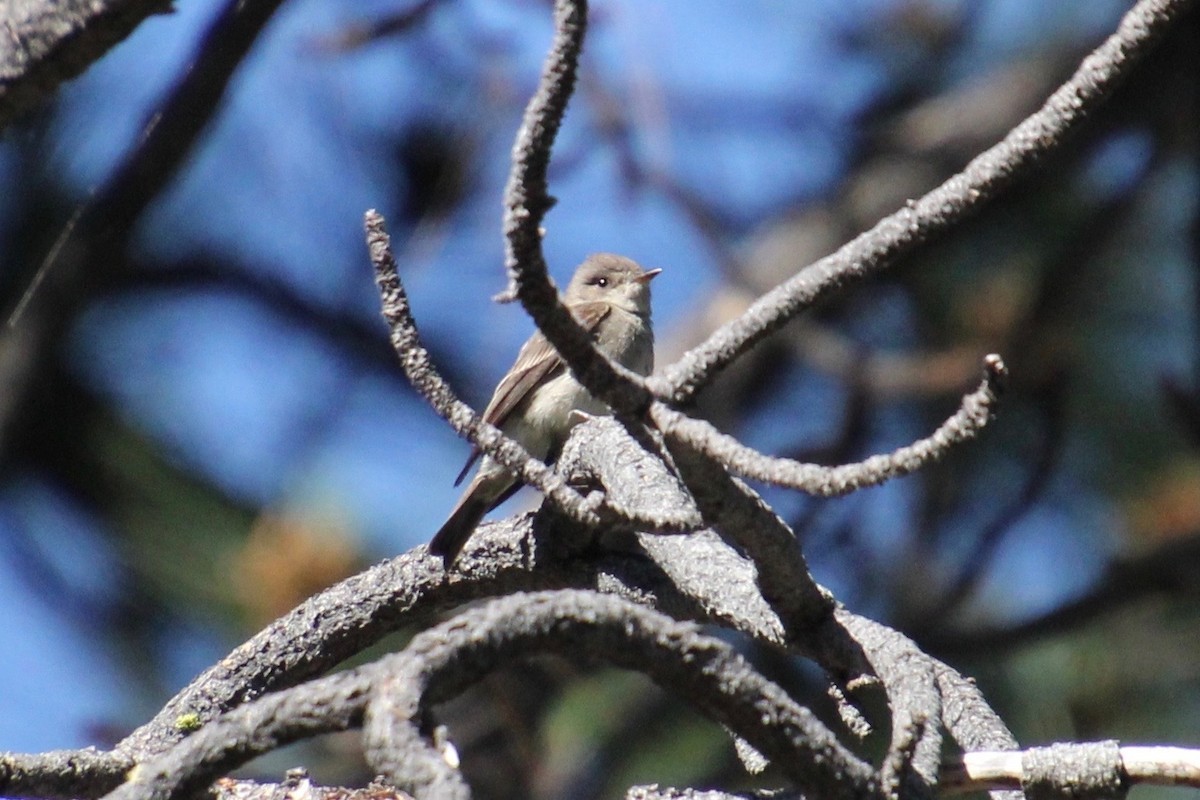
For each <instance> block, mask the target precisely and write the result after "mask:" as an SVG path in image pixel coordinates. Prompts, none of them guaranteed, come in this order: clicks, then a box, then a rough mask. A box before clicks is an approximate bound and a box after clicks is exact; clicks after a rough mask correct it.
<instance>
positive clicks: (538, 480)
mask: <svg viewBox="0 0 1200 800" xmlns="http://www.w3.org/2000/svg"><path fill="white" fill-rule="evenodd" d="M384 226H385V222H384V219H383V217H382V215H380V214H379V213H378V212H376V211H374V210H371V211H368V212H367V213H366V230H367V247H368V249H369V250H370V253H371V264H372V265H373V266H374V267H375V283H376V284H377V285H378V286H379V294H380V297H381V299H382V304H383V317H384V319H385V320H387V323H388V327H389V328H390V329H391V337H392V346H393V347H394V348H395V350H396V354H397V355H398V356H399V357H400V364H401V366H402V367H403V368H404V374H405V375H406V376H407V377H408V380H409V383H411V384H412V385H413V388H415V389H416V390H417V392H418V393H420V395H421V396H422V397H423V398H425V400H426V401H427V402H428V403H429V405H431V406H432V407H433V409H434V410H435V411H437V413H438V414H439V415H440V416H441V417H442V419H444V420H446V421H447V422H449V423H450V426H451V427H452V428H454V431H455V433H457V434H458V435H460V436H463V437H465V438H466V439H467V440H468V441H470V442H471V444H473V445H475V446H476V447H478V448H479V449H480V450H482V451H483V452H485V453H487V454H488V455H489V456H491V457H492V458H494V459H496V461H498V462H499V463H500V464H502V465H503V466H504V467H505V468H507V469H508V470H509V471H511V472H512V473H513V474H514V475H516V476H518V477H519V478H520V479H521V481H523V482H524V483H526V484H528V485H530V486H533V487H534V488H536V489H537V490H538V491H540V492H541V493H542V494H543V495H545V496H546V497H547V498H549V499H550V500H551V501H552V502H554V504H555V506H556V507H558V508H559V509H561V510H562V512H563V513H564V514H566V515H567V516H569V517H570V518H571V519H573V520H574V521H576V522H579V523H580V524H583V525H588V526H594V525H598V524H600V522H601V519H600V517H599V516H598V515H597V514H596V513H595V511H594V510H593V509H592V508H591V507H589V505H588V504H587V502H586V501H585V500H584V498H583V497H581V496H580V495H579V494H578V493H576V492H575V491H573V490H572V489H571V488H570V487H569V486H567V484H566V482H565V481H564V480H563V479H562V478H561V477H560V476H559V475H558V474H557V473H555V472H554V470H552V469H550V468H549V467H547V466H546V465H545V464H544V463H542V462H541V461H539V460H538V459H536V458H534V457H533V456H531V455H529V453H528V452H527V451H526V450H525V448H524V447H522V446H521V445H520V444H518V443H517V442H515V441H513V440H512V439H510V438H509V437H507V436H505V435H504V433H503V432H502V431H501V430H500V429H499V428H497V427H495V426H493V425H489V424H488V423H486V422H484V421H483V419H482V418H481V417H480V416H479V415H478V414H476V413H475V412H474V410H472V409H471V407H470V406H468V405H467V404H466V403H464V402H462V401H461V400H459V399H458V398H457V397H455V395H454V391H453V390H452V389H451V388H450V385H449V384H448V383H446V381H445V379H444V378H442V376H441V375H439V374H438V371H437V369H436V368H435V367H434V366H433V361H432V359H430V357H429V351H428V350H426V349H425V348H424V346H422V344H421V337H420V334H419V333H418V332H417V324H416V321H415V320H414V319H413V316H412V311H411V309H410V308H409V305H408V295H407V294H406V293H405V291H404V285H403V284H402V283H401V282H400V273H399V271H398V270H397V268H396V260H395V257H394V256H393V255H392V247H391V240H390V238H389V237H388V234H387V230H386V229H385V227H384Z"/></svg>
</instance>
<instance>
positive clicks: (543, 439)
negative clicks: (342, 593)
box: [429, 253, 662, 568]
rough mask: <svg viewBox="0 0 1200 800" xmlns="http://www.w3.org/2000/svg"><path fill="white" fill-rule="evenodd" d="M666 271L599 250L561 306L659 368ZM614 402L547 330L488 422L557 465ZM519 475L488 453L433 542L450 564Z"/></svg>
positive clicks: (609, 343) (499, 395)
mask: <svg viewBox="0 0 1200 800" xmlns="http://www.w3.org/2000/svg"><path fill="white" fill-rule="evenodd" d="M661 272H662V270H661V269H649V270H648V269H643V268H642V267H641V265H639V264H638V263H637V262H636V261H633V260H632V259H629V258H625V257H624V256H619V255H616V254H614V253H593V254H592V255H590V256H588V257H587V258H585V259H584V260H583V263H581V264H580V265H579V266H578V267H577V268H576V270H575V274H574V276H572V278H571V282H570V283H569V284H568V285H567V291H566V293H565V294H564V295H563V304H564V305H565V306H566V307H567V310H568V311H570V312H571V314H572V316H574V318H575V320H576V322H578V323H579V325H580V326H581V327H582V328H583V329H584V330H585V331H587V333H588V334H589V335H590V336H591V338H592V341H593V343H594V344H595V346H596V348H597V349H598V350H599V351H600V352H602V353H604V354H605V355H606V356H608V357H609V358H610V359H611V360H613V361H615V362H616V363H618V364H620V365H621V366H623V367H626V368H627V369H629V370H631V371H633V372H636V373H637V374H639V375H649V374H650V372H651V370H653V369H654V333H653V330H652V328H651V323H650V281H652V280H653V279H654V278H655V277H656V276H657V275H658V274H659V273H661ZM608 410H609V409H608V407H607V406H606V405H605V404H604V403H602V402H601V401H599V400H597V399H596V398H594V397H592V396H591V394H589V393H588V391H587V390H586V389H584V388H583V386H582V385H581V384H580V383H579V381H577V380H576V379H575V376H574V375H572V374H571V371H570V369H569V368H568V367H567V365H566V362H565V361H563V359H562V357H561V356H560V355H559V354H558V351H557V350H555V349H554V346H553V345H551V344H550V342H549V341H548V340H547V339H546V337H545V336H544V335H543V334H542V333H541V331H538V332H535V333H534V334H533V335H532V336H531V337H529V340H528V341H526V342H525V344H524V345H523V346H522V347H521V350H520V352H519V353H518V354H517V360H516V361H515V362H514V363H513V365H512V367H511V368H510V369H509V370H508V372H507V373H505V375H504V377H503V378H501V379H500V383H499V384H497V386H496V390H495V392H494V393H493V394H492V399H491V400H490V401H489V402H488V404H487V408H486V409H485V410H484V412H483V420H484V421H485V422H488V423H490V424H492V425H495V426H496V427H497V428H500V430H502V431H503V432H504V433H505V434H506V435H507V436H509V437H510V438H512V439H515V440H516V441H517V442H520V444H521V445H522V446H523V447H524V448H525V449H526V450H527V451H529V454H530V455H532V456H533V457H535V458H538V459H541V460H543V461H546V462H547V463H552V462H553V461H554V459H555V458H557V457H558V453H559V451H560V450H561V449H562V445H563V443H564V442H565V441H566V439H567V436H568V434H569V433H570V432H571V428H572V427H574V425H575V424H576V422H577V420H578V419H580V416H579V415H577V414H575V413H574V412H576V411H578V412H583V414H587V415H592V416H597V415H601V414H605V413H607V412H608ZM481 455H482V453H481V452H480V450H479V448H475V449H474V451H473V452H472V453H471V456H470V458H468V459H467V463H466V466H464V467H463V469H462V472H460V473H459V475H458V478H457V479H456V480H455V482H454V485H455V486H458V485H459V484H461V483H462V480H463V478H464V477H466V475H467V473H468V472H469V471H470V469H471V466H472V465H473V464H474V463H475V462H476V461H477V460H479V457H480V456H481ZM520 487H521V483H520V481H519V479H518V478H517V477H516V476H515V475H513V474H512V473H510V472H509V471H508V470H507V469H505V468H504V467H503V466H501V465H500V464H499V463H497V462H496V461H495V460H494V459H492V458H491V457H490V456H486V455H484V456H483V459H482V461H481V463H480V465H479V470H478V471H477V472H476V473H475V477H474V478H472V479H471V482H470V483H469V484H468V485H467V488H466V490H464V491H463V494H462V496H461V497H460V498H459V500H458V503H457V504H455V506H454V508H453V510H451V512H450V515H449V516H448V517H447V518H446V521H445V522H444V523H443V524H442V526H441V528H439V529H438V532H437V533H435V534H434V535H433V539H431V540H430V542H429V552H430V553H432V554H434V555H440V556H441V557H442V559H443V564H444V565H445V566H446V567H447V568H449V567H450V566H451V565H452V564H453V563H454V560H455V559H456V558H457V557H458V554H459V553H460V552H461V551H462V548H463V546H464V545H465V544H466V543H467V540H468V539H469V538H470V536H471V533H472V532H473V531H474V530H475V527H476V526H477V525H478V524H479V522H480V520H482V519H483V515H484V514H486V513H487V512H488V511H491V510H492V509H493V508H495V507H496V506H498V505H499V504H500V503H502V502H504V501H505V500H507V499H508V498H509V497H511V496H512V494H513V493H514V492H516V490H517V489H519V488H520Z"/></svg>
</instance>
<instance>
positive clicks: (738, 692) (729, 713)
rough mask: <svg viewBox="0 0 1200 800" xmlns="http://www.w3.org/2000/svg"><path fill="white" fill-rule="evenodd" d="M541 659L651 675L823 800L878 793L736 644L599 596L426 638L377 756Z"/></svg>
mask: <svg viewBox="0 0 1200 800" xmlns="http://www.w3.org/2000/svg"><path fill="white" fill-rule="evenodd" d="M531 652H554V653H558V654H560V655H563V656H566V657H569V658H579V657H581V656H582V657H585V658H588V659H602V660H604V661H607V662H609V663H612V664H614V665H616V666H621V667H625V668H628V669H634V670H637V671H639V672H644V673H645V674H647V675H649V676H650V677H651V678H652V679H653V680H654V681H655V682H656V683H658V684H659V685H660V686H662V687H663V688H665V689H667V690H669V691H671V692H674V693H675V694H677V695H678V696H680V697H681V698H682V699H684V700H685V701H687V702H688V703H689V704H691V705H693V706H695V707H696V708H698V709H699V710H701V711H703V712H704V713H705V714H707V715H709V716H710V717H712V718H714V719H716V720H718V721H719V722H721V723H722V724H724V725H725V726H727V727H728V728H730V729H731V730H733V731H734V732H735V733H737V734H738V735H739V736H742V737H743V738H745V739H746V740H747V741H749V742H750V743H751V744H753V745H754V747H756V748H757V749H759V750H760V751H761V752H763V753H764V754H766V755H767V756H768V757H770V758H772V759H775V760H776V761H777V763H779V765H780V767H781V768H782V770H783V771H784V773H785V774H786V775H787V776H788V777H789V778H790V779H791V780H793V781H795V782H796V784H797V785H798V786H799V787H801V788H802V789H804V790H805V791H809V792H812V793H813V796H821V797H847V798H866V797H876V796H878V786H877V785H876V783H875V779H874V774H873V771H872V770H871V769H870V768H869V767H868V766H867V765H866V764H864V763H863V762H861V761H859V760H858V759H857V758H856V757H855V756H854V755H852V754H851V753H850V752H849V751H847V750H845V749H844V748H843V747H842V746H841V744H839V743H838V742H837V740H836V738H835V737H834V736H833V735H832V734H831V733H830V732H829V731H828V730H827V729H826V728H825V727H824V726H823V725H822V724H821V723H820V722H819V721H818V720H817V719H816V717H815V716H813V715H812V713H811V712H809V711H808V710H807V709H805V708H803V707H802V706H799V705H797V704H796V703H795V702H794V701H793V700H792V699H791V698H790V697H788V696H787V694H786V693H784V692H783V690H781V689H780V688H779V687H778V686H776V685H775V684H773V683H771V682H770V681H768V680H766V679H765V678H763V677H762V676H761V675H759V674H758V673H757V672H756V671H755V670H754V669H753V668H752V667H751V666H750V665H749V664H748V663H746V662H745V661H744V660H743V659H742V658H741V656H739V655H738V654H737V653H735V652H734V650H733V649H732V648H731V647H730V646H729V645H727V644H725V643H724V642H720V641H719V640H717V639H714V638H711V637H708V636H704V635H702V634H701V633H700V632H699V631H698V630H697V628H696V627H695V626H694V625H692V624H690V623H681V622H678V621H676V620H673V619H671V618H669V617H666V616H664V615H662V614H659V613H657V612H654V611H651V610H648V609H646V608H643V607H641V606H638V605H634V604H631V603H629V602H627V601H624V600H620V599H617V598H613V597H610V596H607V595H601V594H596V593H594V592H578V591H562V592H546V593H541V594H536V595H528V596H520V595H518V596H514V597H507V598H502V599H500V600H496V601H493V602H491V603H489V604H488V605H486V606H484V607H482V608H478V609H472V610H471V611H468V612H464V613H463V614H462V615H460V617H459V618H458V619H455V620H451V621H450V622H448V623H445V624H443V625H442V626H439V627H438V628H435V629H431V630H429V631H426V632H424V633H421V634H418V636H417V637H416V638H414V640H413V642H412V644H411V645H410V646H409V648H408V650H407V651H406V653H405V655H407V656H409V657H410V658H414V659H420V660H421V661H422V662H423V663H422V664H420V665H419V666H418V667H417V669H416V670H414V671H413V672H411V673H408V674H407V675H405V676H404V677H408V678H409V679H410V682H409V683H407V684H403V685H402V684H401V682H400V681H399V680H392V681H389V684H390V686H389V687H387V688H386V689H385V691H384V692H383V693H381V694H380V695H378V697H377V699H376V700H375V701H374V702H373V703H372V706H371V709H370V711H369V712H368V725H369V728H368V741H369V743H370V742H375V743H376V744H377V746H376V747H371V746H370V745H369V746H368V756H369V757H370V755H371V753H373V752H375V753H380V751H385V750H386V747H383V746H382V745H384V744H386V742H387V741H388V740H389V738H390V734H389V730H390V729H391V728H392V727H393V723H395V722H401V723H407V722H409V721H410V720H412V719H414V718H415V717H416V715H417V714H418V713H419V707H420V706H421V705H427V704H430V703H436V702H439V701H440V700H444V699H446V698H447V697H449V696H454V695H456V694H458V693H459V692H461V691H462V690H463V688H465V686H466V685H468V684H470V683H474V682H475V681H477V680H478V679H479V677H481V675H482V674H484V673H486V672H488V671H490V670H492V669H494V668H495V667H496V666H497V665H498V664H499V663H501V662H503V661H509V660H512V659H517V658H523V657H526V656H528V655H529V654H530V653H531ZM394 675H395V677H396V678H397V679H399V678H400V677H401V675H402V674H401V673H394ZM412 678H417V685H416V686H414V685H413V683H412V682H411V679H412ZM422 693H424V694H425V697H424V699H423V700H421V701H419V702H417V698H418V697H419V695H420V694H422ZM401 727H406V726H405V725H402V726H401ZM372 763H373V764H374V765H375V766H376V767H378V768H382V769H384V771H385V774H386V775H388V777H390V778H391V779H392V780H393V781H396V780H398V779H402V778H403V771H402V770H401V771H396V772H392V771H391V770H390V769H389V767H391V766H392V764H391V762H390V760H389V759H388V757H387V756H386V755H383V756H382V757H381V758H380V759H379V760H373V762H372ZM418 796H420V795H418ZM430 796H432V795H430Z"/></svg>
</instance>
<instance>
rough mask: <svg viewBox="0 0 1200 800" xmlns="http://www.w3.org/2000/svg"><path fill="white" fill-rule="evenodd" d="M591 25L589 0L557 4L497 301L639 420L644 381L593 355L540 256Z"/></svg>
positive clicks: (516, 184)
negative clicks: (554, 171)
mask: <svg viewBox="0 0 1200 800" xmlns="http://www.w3.org/2000/svg"><path fill="white" fill-rule="evenodd" d="M586 28H587V2H586V0H557V2H555V4H554V41H553V43H552V44H551V46H550V51H549V52H548V53H547V55H546V61H545V63H544V64H543V66H542V77H541V82H540V83H539V85H538V88H537V91H536V92H534V95H533V97H532V98H530V100H529V104H528V105H527V106H526V107H525V116H524V118H523V120H522V122H521V129H520V131H518V133H517V140H516V142H515V144H514V145H513V155H512V171H511V172H510V173H509V178H508V185H507V186H506V187H505V189H504V239H505V250H506V254H505V267H506V268H507V270H508V278H509V284H508V288H507V289H506V290H505V291H504V293H503V294H501V295H499V296H498V297H497V299H498V300H501V301H504V302H508V301H512V300H520V301H521V305H522V306H523V307H524V308H525V311H526V312H527V313H528V314H529V316H530V317H532V318H533V321H534V323H535V324H536V325H537V326H538V329H539V330H540V331H541V332H542V333H543V334H545V336H546V339H547V340H549V342H550V343H551V344H552V345H554V349H555V350H557V351H558V352H559V354H560V355H562V357H563V359H564V360H565V361H566V362H567V364H568V366H569V367H570V368H571V372H572V373H574V375H575V377H576V378H577V379H578V380H579V382H580V383H581V384H583V386H584V387H585V388H587V390H588V391H589V392H591V394H592V395H593V396H594V397H596V398H599V399H600V400H603V401H604V402H605V403H607V404H608V406H609V407H610V408H612V409H613V410H614V411H615V412H617V413H618V414H623V415H627V416H634V417H636V416H639V415H641V414H642V413H643V412H644V411H645V410H646V408H647V407H648V406H649V405H650V399H651V398H650V392H649V391H648V390H647V389H646V387H645V382H644V381H643V379H642V378H641V377H640V376H639V375H637V374H636V373H634V372H631V371H630V370H628V369H625V368H624V367H622V366H621V365H619V364H615V363H613V362H612V361H610V360H609V359H608V358H606V357H605V356H604V354H602V353H600V352H599V351H597V350H596V348H595V347H594V346H593V345H592V342H591V340H590V339H589V337H588V335H587V334H586V333H585V332H584V330H583V329H582V328H581V327H579V325H578V323H576V322H575V319H574V318H573V317H572V316H571V314H570V312H568V311H567V309H566V306H564V305H563V303H562V301H561V300H560V299H559V297H558V293H557V292H556V291H555V289H554V284H553V283H551V281H550V278H549V276H548V273H547V269H546V258H545V256H544V255H543V253H542V230H541V224H542V218H543V217H544V216H545V214H546V212H547V211H548V210H549V209H550V207H551V206H552V205H553V202H554V201H553V200H552V198H551V197H550V195H549V193H548V190H547V185H546V170H547V168H548V166H549V164H550V151H551V149H552V148H553V146H554V139H555V137H556V136H557V135H558V129H559V126H560V125H561V124H562V118H563V115H564V114H565V113H566V110H567V102H568V100H570V97H571V93H572V92H573V91H574V89H575V76H576V68H577V67H578V63H579V54H580V52H581V50H582V49H583V37H584V32H585V30H586Z"/></svg>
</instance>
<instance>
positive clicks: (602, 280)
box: [592, 278, 608, 289]
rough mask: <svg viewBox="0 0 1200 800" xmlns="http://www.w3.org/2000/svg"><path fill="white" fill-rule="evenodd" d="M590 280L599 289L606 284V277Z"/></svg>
mask: <svg viewBox="0 0 1200 800" xmlns="http://www.w3.org/2000/svg"><path fill="white" fill-rule="evenodd" d="M592 282H593V283H594V284H596V285H597V286H599V287H600V288H601V289H603V288H604V287H606V286H608V278H596V279H595V280H594V281H592Z"/></svg>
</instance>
